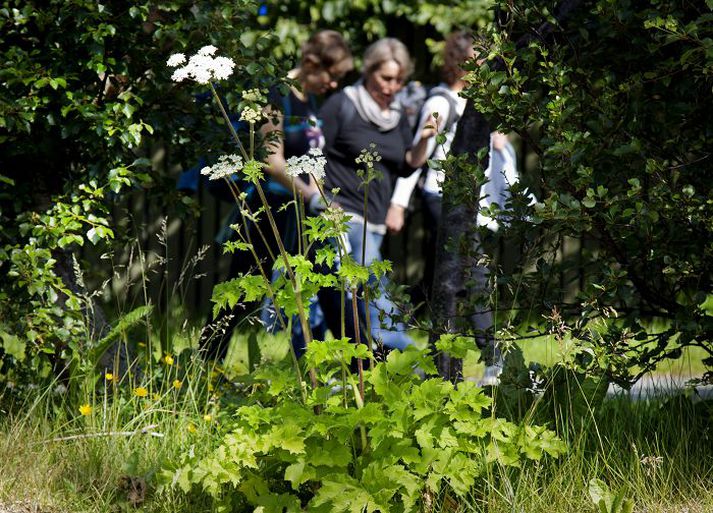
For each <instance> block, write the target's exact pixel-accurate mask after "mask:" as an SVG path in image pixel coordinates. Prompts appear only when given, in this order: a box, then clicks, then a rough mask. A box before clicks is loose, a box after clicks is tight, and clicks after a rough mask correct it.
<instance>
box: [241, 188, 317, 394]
mask: <svg viewBox="0 0 713 513" xmlns="http://www.w3.org/2000/svg"><path fill="white" fill-rule="evenodd" d="M254 183H255V188H256V189H257V192H258V195H259V196H260V201H262V204H263V205H264V206H265V213H266V214H267V219H268V221H269V222H270V226H271V227H272V233H273V235H274V236H275V242H277V247H278V249H279V250H280V255H281V256H282V261H283V263H284V264H285V270H286V271H287V276H288V278H289V279H290V283H291V284H292V288H293V290H294V291H295V303H296V304H297V315H298V316H299V319H300V324H301V326H302V334H303V335H304V339H305V344H306V345H309V344H311V343H312V330H311V329H310V326H309V319H308V318H307V315H306V312H305V308H304V303H303V302H302V295H301V288H300V285H299V281H298V280H297V277H296V276H295V273H294V271H293V270H292V267H290V259H289V255H288V254H287V251H286V250H285V246H284V245H283V244H282V238H281V237H280V231H279V230H278V229H277V224H276V223H275V218H274V217H273V216H272V211H271V210H270V205H269V204H268V202H267V198H266V197H265V191H263V189H262V185H260V181H259V180H256V181H255V182H254ZM309 377H310V381H311V382H312V386H313V387H314V388H316V387H317V373H316V371H315V370H314V369H310V370H309Z"/></svg>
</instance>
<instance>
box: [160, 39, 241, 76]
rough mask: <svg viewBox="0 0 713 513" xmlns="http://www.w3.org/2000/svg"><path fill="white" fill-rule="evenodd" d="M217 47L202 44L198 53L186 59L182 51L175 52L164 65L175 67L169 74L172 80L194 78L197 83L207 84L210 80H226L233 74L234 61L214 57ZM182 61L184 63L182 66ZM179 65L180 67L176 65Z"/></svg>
mask: <svg viewBox="0 0 713 513" xmlns="http://www.w3.org/2000/svg"><path fill="white" fill-rule="evenodd" d="M217 50H218V49H217V48H216V47H215V46H212V45H208V46H204V47H203V48H201V49H200V50H198V53H196V54H195V55H193V56H192V57H190V58H189V59H188V62H187V63H186V56H185V55H184V54H182V53H176V54H173V55H171V57H169V59H168V61H167V62H166V65H167V66H168V67H170V68H176V70H175V71H174V72H173V75H171V79H172V80H173V81H174V82H183V81H184V80H194V81H196V82H198V83H199V84H209V83H210V82H211V81H212V80H216V81H219V80H226V79H227V78H229V77H230V75H232V74H233V69H234V68H235V62H234V61H233V60H232V59H230V58H228V57H220V56H218V57H214V56H213V55H214V54H215V52H216V51H217ZM184 63H186V64H185V65H184V66H181V65H183V64H184ZM178 66H181V67H178Z"/></svg>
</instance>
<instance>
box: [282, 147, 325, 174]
mask: <svg viewBox="0 0 713 513" xmlns="http://www.w3.org/2000/svg"><path fill="white" fill-rule="evenodd" d="M326 165H327V159H326V158H325V157H324V155H323V154H322V150H320V149H319V148H312V149H311V150H309V151H308V152H307V155H302V156H301V157H290V158H289V159H287V166H286V167H285V172H286V173H287V174H288V175H289V176H292V177H295V178H296V177H298V176H300V175H302V174H310V175H312V176H313V177H314V179H315V180H317V181H318V182H321V181H323V180H324V175H325V172H324V168H325V166H326Z"/></svg>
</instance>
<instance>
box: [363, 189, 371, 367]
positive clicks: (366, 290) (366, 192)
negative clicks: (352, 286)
mask: <svg viewBox="0 0 713 513" xmlns="http://www.w3.org/2000/svg"><path fill="white" fill-rule="evenodd" d="M368 198H369V182H366V184H365V185H364V207H363V208H364V227H363V228H362V233H361V265H362V267H366V230H367V223H368V222H369V217H368V215H369V214H368V213H369V201H368ZM364 305H365V307H366V339H367V342H368V346H369V354H371V350H372V347H373V344H374V340H373V338H372V336H371V315H369V288H368V287H367V286H366V284H365V286H364ZM371 359H372V360H373V356H372V358H371ZM369 367H370V368H371V363H370V365H369Z"/></svg>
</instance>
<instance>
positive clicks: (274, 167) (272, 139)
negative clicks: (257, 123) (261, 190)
mask: <svg viewBox="0 0 713 513" xmlns="http://www.w3.org/2000/svg"><path fill="white" fill-rule="evenodd" d="M265 116H266V117H267V122H266V123H265V124H264V125H262V126H261V127H260V133H261V134H262V136H263V140H264V141H265V142H266V145H267V151H268V156H267V167H266V168H265V171H266V172H267V174H269V175H270V177H271V178H272V179H273V180H275V181H276V182H277V183H279V184H280V185H282V186H283V187H285V189H287V190H288V191H291V190H292V184H293V183H294V188H295V191H296V192H297V193H298V194H300V195H302V197H303V198H304V199H305V201H309V199H310V198H311V197H312V196H313V195H314V194H316V193H317V192H319V191H318V189H317V186H316V185H315V184H314V183H313V180H312V177H310V183H309V184H307V183H305V182H304V181H303V180H300V179H295V178H292V177H291V176H289V175H288V174H287V172H286V167H287V161H286V160H285V146H284V138H283V133H284V132H283V128H284V122H283V118H284V116H283V115H282V113H280V112H278V113H276V112H275V111H274V110H271V109H270V108H269V107H268V108H267V109H266V112H265ZM274 118H277V120H278V121H277V124H275V123H273V119H274Z"/></svg>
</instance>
